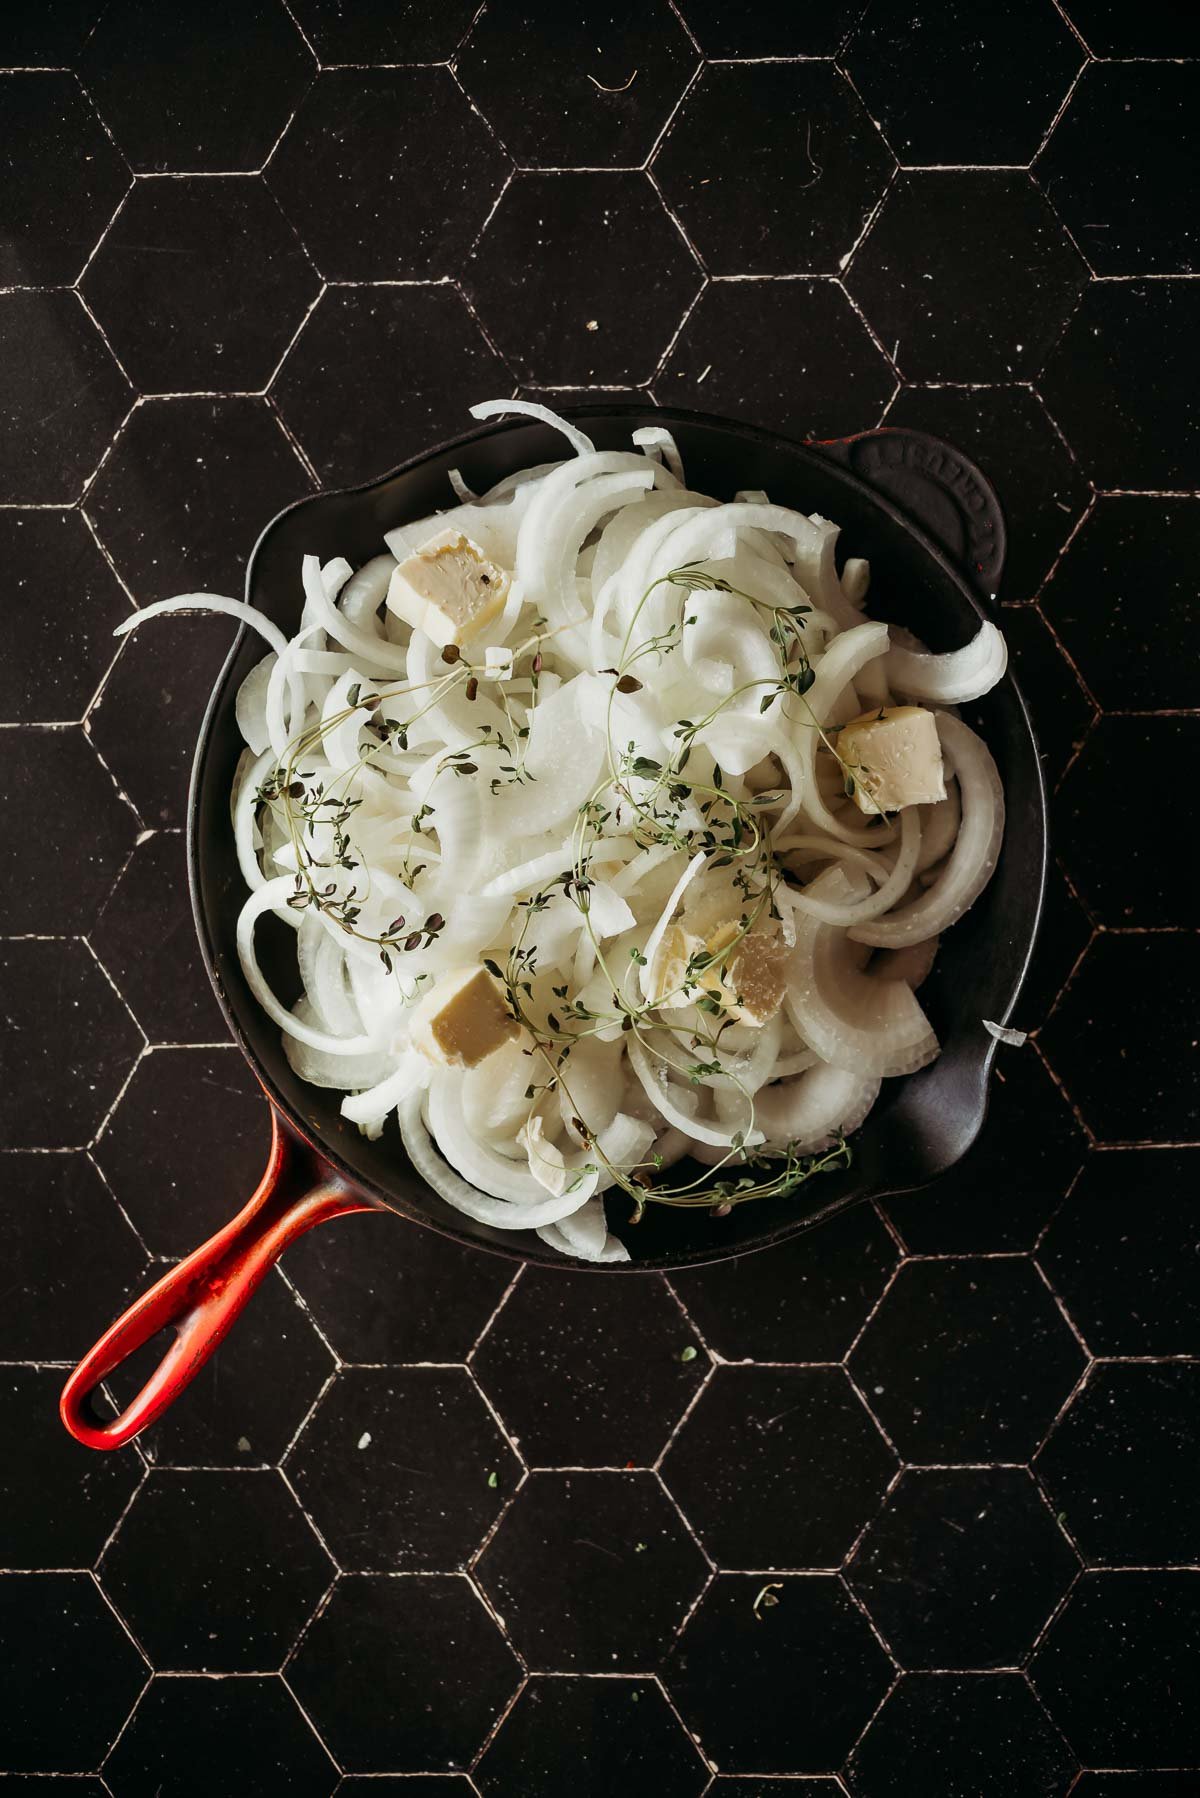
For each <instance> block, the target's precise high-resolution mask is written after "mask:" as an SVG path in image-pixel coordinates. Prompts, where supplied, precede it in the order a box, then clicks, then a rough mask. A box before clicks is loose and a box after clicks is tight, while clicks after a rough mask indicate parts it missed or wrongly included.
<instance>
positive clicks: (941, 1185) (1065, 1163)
mask: <svg viewBox="0 0 1200 1798" xmlns="http://www.w3.org/2000/svg"><path fill="white" fill-rule="evenodd" d="M1018 1013H1019V1016H1020V1017H1021V1019H1022V1022H1023V1023H1024V1021H1025V1018H1026V1016H1027V1015H1028V1017H1029V1022H1030V1023H1033V1022H1035V1021H1037V1018H1038V1014H1037V1013H1036V1012H1033V1013H1031V1014H1027V1013H1026V1012H1025V1009H1024V1003H1023V1001H1022V1002H1021V1004H1020V1005H1019V1007H1018ZM1085 1147H1086V1145H1085V1142H1084V1137H1083V1132H1082V1131H1081V1130H1080V1128H1079V1126H1078V1124H1077V1123H1076V1121H1075V1119H1074V1117H1073V1115H1072V1113H1071V1109H1070V1107H1069V1106H1068V1104H1067V1103H1066V1101H1065V1099H1064V1098H1063V1095H1062V1093H1061V1092H1060V1091H1059V1089H1058V1087H1057V1086H1056V1085H1055V1084H1054V1081H1053V1080H1052V1079H1051V1078H1050V1076H1049V1074H1047V1072H1046V1070H1045V1068H1044V1067H1043V1066H1042V1063H1041V1062H1040V1061H1039V1060H1038V1057H1037V1054H1036V1052H1035V1051H1033V1050H1031V1049H1029V1048H1025V1049H1022V1050H1019V1051H1017V1050H1014V1051H1012V1052H1011V1053H1009V1054H1006V1055H1005V1056H1004V1057H1003V1060H1002V1061H1001V1062H998V1063H997V1065H996V1067H995V1071H994V1073H993V1075H992V1080H991V1084H990V1085H989V1087H988V1111H987V1118H986V1120H985V1122H984V1126H983V1129H982V1131H981V1132H980V1135H979V1138H978V1140H977V1141H976V1142H975V1143H974V1144H973V1145H972V1147H971V1148H970V1149H968V1151H967V1153H966V1154H965V1155H964V1156H963V1158H962V1160H961V1161H960V1162H959V1163H958V1164H957V1165H956V1166H955V1167H952V1168H951V1169H950V1171H949V1173H947V1174H944V1175H943V1176H942V1178H941V1179H940V1180H939V1181H938V1182H937V1183H936V1185H934V1186H930V1187H926V1189H925V1190H924V1192H912V1193H905V1194H903V1195H902V1196H901V1197H900V1198H895V1199H888V1200H887V1201H886V1202H885V1207H884V1208H885V1210H886V1211H887V1214H888V1216H889V1217H890V1218H891V1220H892V1222H893V1224H894V1225H895V1226H896V1228H897V1229H898V1230H899V1232H900V1234H901V1236H902V1237H903V1238H904V1241H905V1243H906V1244H907V1246H908V1248H909V1249H910V1250H912V1252H913V1253H914V1254H918V1255H944V1254H981V1253H984V1254H986V1253H995V1252H997V1251H1003V1250H1006V1249H1009V1250H1011V1249H1030V1248H1032V1247H1033V1245H1034V1242H1035V1241H1036V1240H1037V1237H1038V1234H1039V1232H1040V1231H1041V1230H1042V1229H1043V1228H1044V1227H1045V1224H1046V1221H1047V1219H1048V1218H1050V1217H1051V1216H1052V1215H1053V1213H1054V1209H1055V1207H1056V1206H1057V1205H1058V1204H1060V1203H1061V1201H1062V1199H1063V1197H1064V1196H1065V1194H1066V1192H1067V1189H1068V1187H1069V1186H1070V1184H1071V1181H1072V1180H1073V1179H1074V1178H1075V1176H1076V1174H1077V1173H1078V1172H1079V1169H1080V1166H1081V1165H1082V1162H1083V1157H1084V1152H1085Z"/></svg>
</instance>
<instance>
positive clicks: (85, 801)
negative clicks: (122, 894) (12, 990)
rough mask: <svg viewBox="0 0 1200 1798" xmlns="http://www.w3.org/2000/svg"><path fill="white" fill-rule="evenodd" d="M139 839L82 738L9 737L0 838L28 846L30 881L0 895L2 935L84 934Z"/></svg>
mask: <svg viewBox="0 0 1200 1798" xmlns="http://www.w3.org/2000/svg"><path fill="white" fill-rule="evenodd" d="M47 818H53V820H54V828H53V829H52V830H47V829H46V828H45V823H46V820H47ZM136 834H137V819H136V818H135V817H134V814H133V810H132V808H131V807H130V806H128V805H126V804H125V802H124V801H123V799H122V798H121V796H120V794H119V793H118V792H117V789H116V787H115V786H114V785H113V783H112V780H111V778H110V776H109V774H108V773H107V771H106V770H105V769H104V768H103V767H102V766H101V764H100V761H99V759H98V757H97V756H96V753H95V751H94V750H93V748H92V746H91V744H90V743H89V742H88V740H87V738H86V737H85V736H84V734H83V732H82V731H81V730H78V729H76V728H75V727H74V726H69V727H68V728H66V729H65V730H45V729H42V728H34V729H31V730H23V729H20V728H17V729H15V730H8V731H6V732H5V733H4V783H3V787H2V788H0V836H3V838H4V840H5V841H6V842H9V843H14V844H15V843H20V844H22V845H24V847H25V856H24V860H25V865H26V870H27V877H26V879H24V880H22V881H5V883H4V885H3V888H0V930H2V931H4V933H5V934H6V935H11V936H25V935H29V936H34V935H42V936H52V935H53V936H57V935H66V934H67V933H68V932H70V931H77V932H83V931H86V930H87V929H88V928H89V926H90V925H91V923H92V921H93V920H94V918H95V916H96V913H97V911H98V910H99V909H100V905H101V902H102V901H103V898H104V895H105V893H106V892H107V891H108V889H109V887H110V886H111V885H112V883H113V881H114V879H115V878H116V875H117V872H118V870H119V869H120V867H121V864H122V863H123V862H124V860H125V858H126V856H127V855H128V854H129V851H130V850H131V849H132V847H133V839H134V837H135V836H136Z"/></svg>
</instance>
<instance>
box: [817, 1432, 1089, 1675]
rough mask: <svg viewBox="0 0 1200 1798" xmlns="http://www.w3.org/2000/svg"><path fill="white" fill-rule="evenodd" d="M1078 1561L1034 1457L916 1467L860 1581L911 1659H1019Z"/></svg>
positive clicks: (888, 1513)
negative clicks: (1015, 1462) (1031, 1467)
mask: <svg viewBox="0 0 1200 1798" xmlns="http://www.w3.org/2000/svg"><path fill="white" fill-rule="evenodd" d="M1077 1565H1078V1563H1077V1562H1076V1559H1075V1556H1074V1555H1073V1554H1072V1552H1071V1550H1070V1547H1069V1546H1068V1544H1067V1541H1066V1538H1065V1537H1064V1536H1063V1534H1062V1532H1061V1530H1060V1529H1059V1528H1058V1527H1057V1526H1056V1524H1055V1522H1054V1520H1053V1518H1052V1517H1051V1515H1050V1512H1049V1511H1048V1510H1047V1508H1046V1506H1045V1504H1044V1503H1043V1501H1042V1498H1041V1496H1040V1494H1039V1493H1038V1490H1037V1488H1036V1487H1035V1485H1034V1483H1033V1481H1032V1480H1031V1479H1030V1477H1029V1475H1028V1473H1026V1471H1025V1469H1024V1468H1019V1467H989V1468H975V1467H957V1468H952V1469H951V1468H938V1469H935V1470H929V1471H925V1472H909V1473H905V1475H904V1476H903V1478H902V1479H901V1480H900V1483H899V1485H897V1486H896V1487H895V1488H894V1490H893V1491H892V1492H891V1493H890V1494H889V1497H888V1501H887V1504H886V1505H885V1506H884V1509H883V1510H882V1512H881V1513H880V1515H879V1516H878V1517H876V1518H875V1519H874V1521H873V1522H872V1523H871V1525H870V1527H869V1529H868V1530H867V1533H866V1535H865V1536H864V1538H863V1540H862V1542H861V1543H860V1544H859V1546H858V1547H857V1549H856V1550H855V1552H854V1555H853V1556H852V1558H851V1561H850V1565H849V1569H848V1573H847V1577H848V1579H849V1581H850V1586H851V1589H852V1590H853V1591H854V1592H856V1593H857V1595H858V1597H859V1598H860V1599H861V1600H862V1601H863V1603H864V1604H865V1605H866V1606H867V1609H868V1610H869V1611H870V1613H871V1615H872V1617H873V1618H874V1619H875V1622H876V1623H877V1624H878V1626H879V1628H880V1630H881V1631H882V1633H883V1635H884V1637H885V1639H886V1640H887V1642H888V1644H889V1646H890V1648H891V1650H892V1652H893V1654H895V1655H896V1657H897V1659H898V1660H899V1661H900V1663H901V1665H902V1666H905V1667H939V1668H945V1667H1015V1666H1016V1665H1018V1663H1019V1662H1020V1661H1022V1660H1023V1659H1024V1657H1025V1655H1026V1654H1027V1653H1028V1652H1029V1649H1030V1647H1031V1646H1032V1644H1033V1641H1034V1639H1035V1637H1036V1636H1037V1635H1038V1633H1039V1631H1040V1630H1041V1628H1042V1625H1043V1624H1044V1623H1045V1622H1046V1619H1047V1618H1048V1617H1049V1615H1050V1613H1051V1611H1052V1610H1053V1609H1054V1607H1055V1605H1056V1604H1057V1603H1058V1600H1059V1599H1060V1598H1061V1597H1062V1594H1063V1593H1064V1591H1065V1590H1066V1588H1067V1586H1068V1585H1069V1584H1070V1582H1071V1580H1072V1578H1073V1577H1074V1574H1075V1572H1076V1569H1077Z"/></svg>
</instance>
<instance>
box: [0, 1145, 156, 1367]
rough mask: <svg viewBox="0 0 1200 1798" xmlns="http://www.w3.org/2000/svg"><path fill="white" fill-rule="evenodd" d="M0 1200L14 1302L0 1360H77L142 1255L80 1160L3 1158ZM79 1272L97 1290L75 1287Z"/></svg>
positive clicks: (1, 1256) (4, 1315)
mask: <svg viewBox="0 0 1200 1798" xmlns="http://www.w3.org/2000/svg"><path fill="white" fill-rule="evenodd" d="M0 1190H3V1191H4V1192H5V1193H6V1194H7V1195H8V1202H7V1203H6V1204H5V1205H4V1207H3V1208H2V1209H0V1265H2V1266H3V1267H4V1268H5V1269H6V1270H7V1279H8V1281H9V1283H10V1284H11V1288H12V1292H13V1293H14V1294H15V1295H16V1297H17V1300H18V1302H17V1303H16V1304H15V1305H6V1306H3V1307H0V1360H4V1361H73V1360H76V1359H77V1358H78V1357H79V1356H80V1355H82V1354H83V1353H84V1352H85V1351H86V1350H87V1349H88V1348H90V1346H91V1344H92V1343H93V1342H94V1341H95V1340H96V1338H97V1336H99V1335H100V1333H101V1331H102V1330H106V1329H107V1328H108V1326H109V1324H110V1323H111V1322H112V1319H113V1315H114V1313H115V1312H116V1311H118V1310H119V1309H120V1307H121V1305H122V1302H123V1301H124V1299H125V1298H126V1297H127V1296H128V1295H130V1294H131V1293H132V1290H133V1287H134V1284H135V1282H136V1281H137V1280H138V1279H139V1278H140V1276H141V1273H142V1270H143V1268H144V1266H145V1262H146V1254H145V1250H144V1249H143V1248H142V1246H141V1244H140V1243H139V1242H138V1240H137V1238H136V1236H135V1235H134V1233H133V1231H132V1230H131V1229H130V1227H129V1225H128V1224H127V1223H126V1221H125V1219H124V1218H123V1217H122V1215H121V1213H120V1211H119V1210H118V1208H117V1206H116V1204H115V1202H114V1200H113V1196H112V1194H111V1193H110V1192H109V1191H108V1189H107V1188H106V1186H105V1184H104V1182H103V1180H101V1178H100V1176H99V1174H98V1173H97V1172H96V1170H95V1168H94V1167H93V1166H92V1164H91V1162H90V1161H89V1160H88V1158H87V1156H86V1155H83V1154H78V1153H77V1154H69V1155H16V1154H13V1155H4V1156H2V1157H0ZM85 1267H90V1268H103V1269H104V1278H103V1280H100V1279H81V1277H80V1269H81V1268H85Z"/></svg>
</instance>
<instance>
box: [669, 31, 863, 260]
mask: <svg viewBox="0 0 1200 1798" xmlns="http://www.w3.org/2000/svg"><path fill="white" fill-rule="evenodd" d="M764 119H769V120H770V121H771V128H770V130H769V131H764V130H763V120H764ZM894 166H895V164H894V163H893V161H892V157H891V155H890V153H889V151H888V150H887V148H886V146H885V144H884V142H883V140H882V138H881V137H880V136H879V133H878V131H877V130H876V129H875V126H874V125H873V124H872V123H871V120H870V119H869V118H868V117H867V114H866V113H865V112H864V110H863V107H862V103H861V101H860V100H859V98H858V96H857V95H856V94H855V92H854V90H853V88H851V86H850V85H849V83H848V82H847V80H846V78H845V76H844V75H842V74H841V72H840V71H839V70H838V69H835V68H834V66H833V64H832V63H823V62H756V63H736V62H734V63H719V64H716V65H713V64H709V66H708V67H707V68H706V69H705V70H704V73H703V74H702V75H701V77H700V80H699V81H698V82H697V83H696V85H695V87H693V88H692V89H691V90H690V92H689V93H688V96H687V99H686V100H685V101H684V103H683V105H682V107H681V108H680V110H679V112H678V113H677V114H676V116H675V118H674V119H673V120H672V123H671V127H670V129H669V131H668V132H667V134H666V137H665V139H664V141H663V143H662V145H661V146H660V148H659V149H658V151H657V152H656V154H655V157H654V174H655V178H656V180H657V181H658V184H659V186H660V187H661V188H662V190H663V193H664V194H665V195H666V198H667V202H668V204H669V205H670V206H671V208H672V210H673V211H674V212H675V213H676V215H677V216H678V218H679V219H680V220H681V222H682V224H683V228H684V230H685V231H686V232H687V234H688V237H689V238H690V239H691V241H692V243H693V244H694V245H695V247H696V249H697V250H698V251H699V253H700V255H701V256H702V257H703V258H704V262H705V266H706V267H707V268H709V269H710V270H711V271H712V273H714V274H718V275H796V274H806V273H809V272H813V273H825V274H836V273H837V271H838V269H839V268H840V267H841V265H842V263H843V261H844V260H845V258H846V256H847V255H848V254H849V252H850V250H852V249H853V247H854V244H855V242H856V240H857V239H858V237H859V236H860V234H861V232H862V228H863V226H864V225H865V224H866V222H867V220H868V218H869V217H870V216H871V212H872V209H873V208H874V206H875V204H876V202H877V201H878V199H879V196H880V194H881V193H882V192H883V189H884V186H885V185H886V182H887V179H888V176H889V175H890V174H891V172H892V169H893V168H894Z"/></svg>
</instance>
